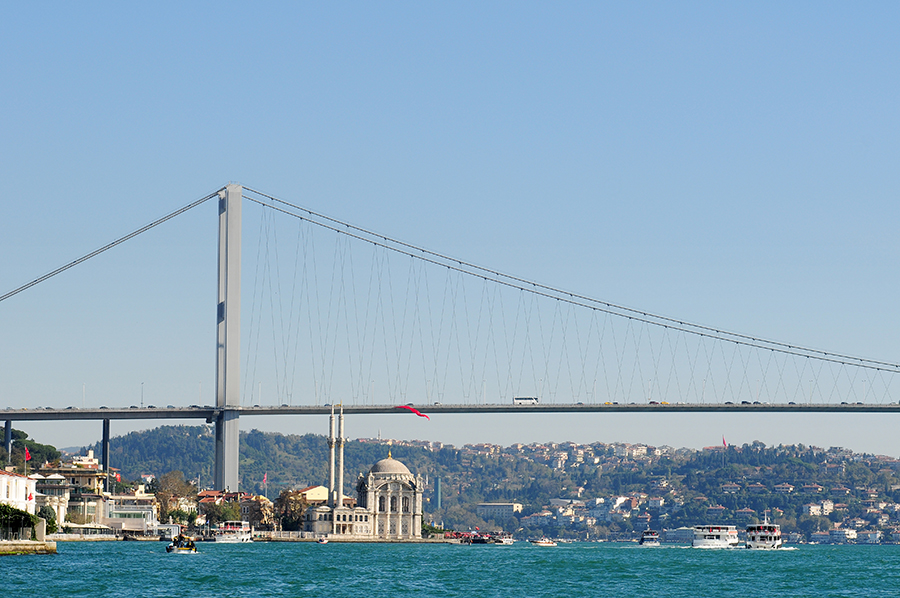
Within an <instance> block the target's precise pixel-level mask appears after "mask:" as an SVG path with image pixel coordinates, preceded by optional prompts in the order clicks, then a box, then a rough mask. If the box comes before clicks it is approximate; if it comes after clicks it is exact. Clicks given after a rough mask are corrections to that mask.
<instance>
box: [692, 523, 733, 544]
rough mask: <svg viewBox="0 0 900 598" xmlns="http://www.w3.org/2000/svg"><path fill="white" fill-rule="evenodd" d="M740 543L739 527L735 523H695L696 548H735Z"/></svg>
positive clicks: (694, 541) (693, 542)
mask: <svg viewBox="0 0 900 598" xmlns="http://www.w3.org/2000/svg"><path fill="white" fill-rule="evenodd" d="M738 544H739V541H738V532H737V528H736V527H735V526H733V525H695V526H694V539H693V541H692V542H691V546H693V547H694V548H734V547H736V546H737V545H738Z"/></svg>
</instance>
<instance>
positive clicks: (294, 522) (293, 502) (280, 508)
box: [275, 490, 309, 532]
mask: <svg viewBox="0 0 900 598" xmlns="http://www.w3.org/2000/svg"><path fill="white" fill-rule="evenodd" d="M308 506H309V505H307V503H306V499H305V498H304V497H303V494H302V493H301V492H300V491H299V490H282V491H281V494H279V495H278V498H276V499H275V517H276V518H278V519H279V520H280V521H281V529H283V530H285V531H289V532H294V531H299V530H302V529H303V515H304V514H305V513H306V509H307V507H308Z"/></svg>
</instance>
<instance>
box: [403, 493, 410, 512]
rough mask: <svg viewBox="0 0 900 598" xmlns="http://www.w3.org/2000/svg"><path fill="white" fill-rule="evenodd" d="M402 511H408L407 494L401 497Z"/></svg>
mask: <svg viewBox="0 0 900 598" xmlns="http://www.w3.org/2000/svg"><path fill="white" fill-rule="evenodd" d="M403 512H404V513H409V497H408V496H404V497H403Z"/></svg>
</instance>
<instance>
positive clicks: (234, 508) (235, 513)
mask: <svg viewBox="0 0 900 598" xmlns="http://www.w3.org/2000/svg"><path fill="white" fill-rule="evenodd" d="M203 512H204V514H205V515H206V522H207V523H209V524H210V525H215V524H217V523H222V522H223V521H239V520H240V519H241V505H240V504H238V503H236V502H226V503H221V504H215V503H211V504H207V505H205V506H204V507H203Z"/></svg>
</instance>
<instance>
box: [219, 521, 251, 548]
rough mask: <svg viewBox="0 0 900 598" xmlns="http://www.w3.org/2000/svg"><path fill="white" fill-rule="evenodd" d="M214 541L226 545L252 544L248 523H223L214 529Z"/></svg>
mask: <svg viewBox="0 0 900 598" xmlns="http://www.w3.org/2000/svg"><path fill="white" fill-rule="evenodd" d="M215 541H216V542H224V543H227V544H240V543H243V542H252V541H253V536H252V534H251V533H250V523H249V522H248V521H223V522H222V523H220V524H219V527H217V528H216V534H215Z"/></svg>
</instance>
